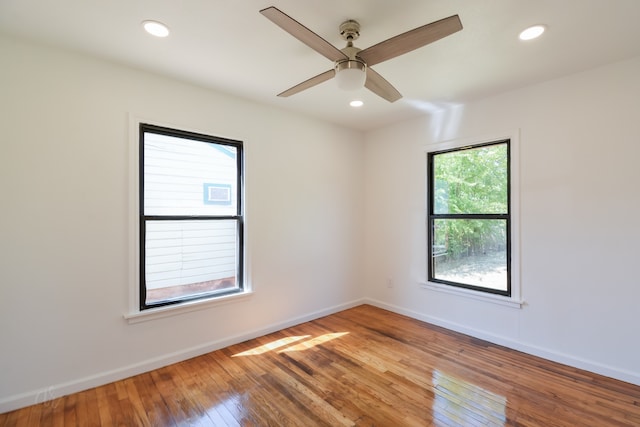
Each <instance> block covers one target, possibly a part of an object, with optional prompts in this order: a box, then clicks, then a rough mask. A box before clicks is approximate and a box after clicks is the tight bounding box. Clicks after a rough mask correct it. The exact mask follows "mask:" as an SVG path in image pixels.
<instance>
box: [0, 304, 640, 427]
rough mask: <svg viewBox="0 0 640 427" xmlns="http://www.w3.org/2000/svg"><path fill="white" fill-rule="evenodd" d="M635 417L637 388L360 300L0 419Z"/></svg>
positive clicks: (465, 422) (211, 421) (556, 422)
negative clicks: (359, 303)
mask: <svg viewBox="0 0 640 427" xmlns="http://www.w3.org/2000/svg"><path fill="white" fill-rule="evenodd" d="M14 425H16V426H23V425H24V426H32V425H37V426H59V425H80V426H91V425H96V426H97V425H103V426H113V425H124V426H138V425H144V426H177V425H180V426H183V425H202V426H208V425H214V426H239V425H240V426H305V427H307V426H354V425H356V426H428V425H437V426H465V427H466V426H486V425H489V426H502V425H509V426H511V425H514V426H545V427H549V426H572V427H574V426H640V387H638V386H634V385H631V384H628V383H624V382H620V381H615V380H612V379H609V378H606V377H602V376H599V375H595V374H592V373H589V372H585V371H581V370H578V369H575V368H570V367H567V366H563V365H559V364H556V363H552V362H549V361H546V360H543V359H539V358H536V357H533V356H529V355H526V354H523V353H519V352H517V351H514V350H509V349H507V348H504V347H500V346H496V345H493V344H490V343H487V342H485V341H481V340H478V339H474V338H471V337H468V336H465V335H461V334H457V333H454V332H451V331H447V330H445V329H441V328H438V327H434V326H431V325H429V324H426V323H423V322H420V321H417V320H414V319H410V318H407V317H404V316H400V315H397V314H394V313H391V312H388V311H385V310H381V309H378V308H375V307H371V306H368V305H362V306H359V307H355V308H353V309H350V310H346V311H343V312H340V313H337V314H334V315H331V316H328V317H324V318H321V319H317V320H314V321H311V322H307V323H304V324H301V325H298V326H295V327H292V328H288V329H286V330H282V331H280V332H276V333H273V334H270V335H267V336H264V337H261V338H258V339H255V340H251V341H247V342H244V343H241V344H238V345H234V346H231V347H227V348H224V349H221V350H218V351H214V352H212V353H209V354H206V355H203V356H200V357H197V358H194V359H190V360H187V361H184V362H181V363H177V364H175V365H171V366H168V367H165V368H162V369H158V370H155V371H152V372H149V373H146V374H142V375H138V376H135V377H132V378H129V379H126V380H123V381H118V382H116V383H112V384H108V385H105V386H102V387H98V388H95V389H91V390H87V391H84V392H81V393H76V394H73V395H70V396H66V397H63V398H59V399H55V400H53V401H50V402H45V403H43V404H39V405H35V406H31V407H28V408H24V409H20V410H18V411H14V412H9V413H5V414H1V415H0V426H14Z"/></svg>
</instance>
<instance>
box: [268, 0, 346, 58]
mask: <svg viewBox="0 0 640 427" xmlns="http://www.w3.org/2000/svg"><path fill="white" fill-rule="evenodd" d="M260 13H261V14H263V15H264V16H266V17H267V18H268V19H269V20H271V22H273V23H274V24H276V25H277V26H279V27H280V28H282V29H283V30H285V31H286V32H288V33H289V34H291V35H292V36H293V37H295V38H297V39H298V40H300V41H301V42H302V43H304V44H306V45H307V46H309V47H310V48H311V49H313V50H315V51H316V52H318V53H319V54H321V55H323V56H324V57H326V58H328V59H330V60H331V61H337V60H338V59H347V58H348V57H347V55H345V54H344V53H342V51H340V49H338V48H337V47H335V46H334V45H332V44H331V43H329V42H328V41H326V40H325V39H323V38H322V37H320V36H319V35H317V34H316V33H314V32H313V31H311V30H310V29H308V28H307V27H305V26H304V25H302V24H301V23H299V22H298V21H296V20H295V19H293V18H292V17H290V16H289V15H287V14H285V13H284V12H282V11H280V10H279V9H277V8H276V7H273V6H271V7H268V8H266V9H262V10H261V11H260Z"/></svg>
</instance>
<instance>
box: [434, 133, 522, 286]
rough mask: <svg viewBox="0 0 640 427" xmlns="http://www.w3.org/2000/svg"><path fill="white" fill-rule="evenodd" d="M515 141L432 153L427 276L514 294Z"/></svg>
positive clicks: (451, 283) (436, 279)
mask: <svg viewBox="0 0 640 427" xmlns="http://www.w3.org/2000/svg"><path fill="white" fill-rule="evenodd" d="M509 147H510V141H509V140H504V141H498V142H492V143H488V144H481V145H474V146H467V147H462V148H454V149H449V150H444V151H438V152H431V153H428V155H427V157H428V176H429V179H428V191H429V206H428V240H429V245H428V257H429V262H428V278H429V281H431V282H437V283H443V284H447V285H452V286H458V287H463V288H469V289H474V290H479V291H484V292H489V293H494V294H500V295H505V296H511V271H510V270H511V268H510V265H511V238H510V230H511V218H510V208H509V201H510V167H509V165H510V161H509V158H510V153H509V152H510V150H509Z"/></svg>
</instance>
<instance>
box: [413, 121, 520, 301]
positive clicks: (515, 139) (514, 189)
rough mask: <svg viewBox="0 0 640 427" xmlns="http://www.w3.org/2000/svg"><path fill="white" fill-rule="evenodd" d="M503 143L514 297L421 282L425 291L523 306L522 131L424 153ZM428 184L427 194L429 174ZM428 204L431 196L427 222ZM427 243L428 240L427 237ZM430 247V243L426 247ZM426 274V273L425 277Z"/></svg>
mask: <svg viewBox="0 0 640 427" xmlns="http://www.w3.org/2000/svg"><path fill="white" fill-rule="evenodd" d="M504 139H509V140H510V144H509V145H510V148H509V150H510V152H511V153H510V167H511V177H510V180H511V183H510V185H511V194H510V201H511V206H510V210H511V212H510V216H511V296H510V297H502V298H501V299H496V298H493V297H487V295H491V294H488V293H486V292H482V291H473V290H470V291H467V292H461V291H459V292H450V289H447V288H453V289H462V288H454V287H453V286H447V285H439V284H437V283H434V282H429V281H427V280H425V281H424V282H422V287H424V288H426V289H430V290H432V291H437V292H446V293H448V294H451V295H459V296H464V297H471V295H473V294H475V295H477V298H475V299H478V300H485V301H494V302H495V301H500V302H501V303H502V304H504V305H509V306H512V307H522V305H523V304H524V302H523V297H522V286H521V283H522V280H521V277H520V129H512V130H508V131H504V132H496V133H494V134H489V135H484V136H478V137H469V138H459V139H453V140H448V141H442V142H437V143H434V144H427V145H424V146H423V147H422V148H423V151H424V153H425V154H427V153H430V152H433V151H442V150H448V149H452V148H461V147H466V146H471V145H477V144H483V143H489V142H494V141H500V140H504ZM425 171H428V168H425ZM425 180H426V181H425V182H426V188H427V192H428V191H429V176H428V173H426V174H425ZM427 203H429V194H428V193H427V195H426V197H425V218H426V217H427V213H428V206H427ZM425 239H426V236H425ZM427 244H428V243H427ZM426 274H427V272H426V271H425V275H426Z"/></svg>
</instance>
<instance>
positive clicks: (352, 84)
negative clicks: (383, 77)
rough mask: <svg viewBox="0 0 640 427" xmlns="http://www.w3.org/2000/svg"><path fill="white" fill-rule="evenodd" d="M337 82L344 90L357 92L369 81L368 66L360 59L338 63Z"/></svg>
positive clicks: (336, 68)
mask: <svg viewBox="0 0 640 427" xmlns="http://www.w3.org/2000/svg"><path fill="white" fill-rule="evenodd" d="M335 70H336V77H335V78H336V81H337V82H338V87H339V88H340V89H342V90H357V89H361V88H362V87H364V83H365V81H366V80H367V65H366V64H365V63H364V62H363V61H360V60H358V59H345V60H344V61H338V62H337V63H336V67H335Z"/></svg>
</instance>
